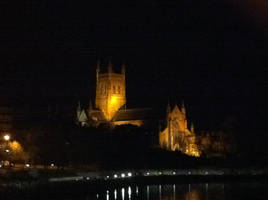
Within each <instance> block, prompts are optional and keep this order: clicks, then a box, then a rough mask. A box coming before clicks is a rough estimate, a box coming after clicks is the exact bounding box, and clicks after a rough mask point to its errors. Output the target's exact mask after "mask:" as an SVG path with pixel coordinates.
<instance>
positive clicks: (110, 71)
mask: <svg viewBox="0 0 268 200" xmlns="http://www.w3.org/2000/svg"><path fill="white" fill-rule="evenodd" d="M108 73H109V74H110V73H113V65H112V62H111V60H109V63H108Z"/></svg>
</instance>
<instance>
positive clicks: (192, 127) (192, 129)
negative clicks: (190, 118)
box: [191, 122, 194, 133]
mask: <svg viewBox="0 0 268 200" xmlns="http://www.w3.org/2000/svg"><path fill="white" fill-rule="evenodd" d="M191 133H194V123H193V122H192V123H191Z"/></svg>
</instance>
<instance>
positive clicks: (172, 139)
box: [159, 105, 200, 157]
mask: <svg viewBox="0 0 268 200" xmlns="http://www.w3.org/2000/svg"><path fill="white" fill-rule="evenodd" d="M166 121H167V123H166V124H167V127H166V128H165V129H164V130H163V131H161V132H160V133H159V144H160V146H161V148H163V149H167V150H170V151H176V150H177V151H181V152H183V153H185V154H187V155H190V156H197V157H198V156H200V151H199V150H198V148H197V145H196V136H195V134H194V128H193V125H192V127H191V130H189V129H188V126H187V118H186V110H185V107H184V105H182V106H181V108H179V107H178V106H177V105H176V106H175V107H174V108H173V110H172V111H171V108H170V106H169V105H168V108H167V119H166Z"/></svg>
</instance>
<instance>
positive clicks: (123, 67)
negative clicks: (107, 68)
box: [121, 64, 126, 75]
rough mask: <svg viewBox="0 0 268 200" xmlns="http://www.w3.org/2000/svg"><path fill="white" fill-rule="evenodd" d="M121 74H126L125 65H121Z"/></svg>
mask: <svg viewBox="0 0 268 200" xmlns="http://www.w3.org/2000/svg"><path fill="white" fill-rule="evenodd" d="M121 74H123V75H125V74H126V65H125V64H123V65H122V68H121Z"/></svg>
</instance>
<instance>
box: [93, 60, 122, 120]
mask: <svg viewBox="0 0 268 200" xmlns="http://www.w3.org/2000/svg"><path fill="white" fill-rule="evenodd" d="M125 104H126V82H125V67H124V66H123V67H122V70H121V74H118V73H114V72H113V70H112V64H111V63H109V66H108V72H107V73H100V66H99V64H98V66H97V70H96V108H98V109H100V110H101V111H102V112H103V114H104V116H105V118H106V119H107V120H108V121H110V120H112V118H113V116H114V115H115V113H116V112H117V111H118V110H119V109H120V108H121V107H122V106H123V105H125Z"/></svg>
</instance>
